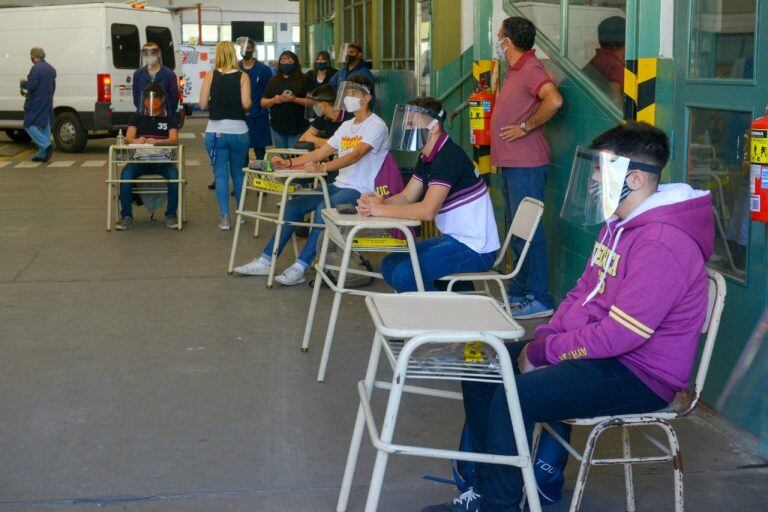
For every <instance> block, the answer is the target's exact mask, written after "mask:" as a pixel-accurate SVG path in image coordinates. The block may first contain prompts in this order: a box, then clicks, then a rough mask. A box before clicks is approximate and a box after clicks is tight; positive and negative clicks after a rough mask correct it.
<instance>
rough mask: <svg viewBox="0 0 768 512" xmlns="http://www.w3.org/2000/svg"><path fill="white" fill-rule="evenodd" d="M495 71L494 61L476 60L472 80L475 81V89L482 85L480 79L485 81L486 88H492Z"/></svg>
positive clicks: (473, 64) (473, 63)
mask: <svg viewBox="0 0 768 512" xmlns="http://www.w3.org/2000/svg"><path fill="white" fill-rule="evenodd" d="M492 71H493V61H492V60H489V59H485V60H476V61H473V62H472V78H474V79H475V89H477V86H478V85H479V84H480V79H481V78H482V79H483V83H485V85H486V87H490V86H491V78H492V77H491V75H492Z"/></svg>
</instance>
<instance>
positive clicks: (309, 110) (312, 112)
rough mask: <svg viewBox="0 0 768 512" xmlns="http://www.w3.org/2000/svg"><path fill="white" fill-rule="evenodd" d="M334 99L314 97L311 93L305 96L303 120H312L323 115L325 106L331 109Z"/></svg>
mask: <svg viewBox="0 0 768 512" xmlns="http://www.w3.org/2000/svg"><path fill="white" fill-rule="evenodd" d="M335 101H336V98H331V97H322V96H315V95H313V94H312V93H309V94H307V106H306V107H305V108H304V119H308V120H310V121H311V120H312V119H317V118H318V117H322V116H324V115H325V109H326V108H327V105H331V108H334V107H333V104H334V102H335Z"/></svg>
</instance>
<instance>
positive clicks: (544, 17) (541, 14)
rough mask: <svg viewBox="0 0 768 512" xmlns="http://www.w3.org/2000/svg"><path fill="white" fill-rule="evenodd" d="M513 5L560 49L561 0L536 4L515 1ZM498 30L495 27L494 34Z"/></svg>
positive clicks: (550, 0)
mask: <svg viewBox="0 0 768 512" xmlns="http://www.w3.org/2000/svg"><path fill="white" fill-rule="evenodd" d="M504 3H506V2H504ZM511 3H512V4H513V5H514V6H515V7H517V8H518V9H519V10H520V12H522V13H523V16H525V17H526V18H528V19H529V20H531V21H532V22H533V24H534V25H536V30H538V31H539V32H541V33H542V34H543V35H545V36H546V37H547V39H549V40H550V41H552V42H553V43H554V44H555V46H557V47H558V48H559V47H560V20H561V17H560V0H538V1H536V2H526V1H520V0H514V1H513V2H511ZM518 15H519V14H517V13H514V14H510V16H518ZM497 30H499V27H493V31H494V32H493V33H494V34H496V31H497Z"/></svg>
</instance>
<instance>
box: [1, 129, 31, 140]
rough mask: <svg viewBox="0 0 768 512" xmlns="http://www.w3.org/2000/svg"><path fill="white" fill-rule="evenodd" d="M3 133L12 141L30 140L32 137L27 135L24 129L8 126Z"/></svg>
mask: <svg viewBox="0 0 768 512" xmlns="http://www.w3.org/2000/svg"><path fill="white" fill-rule="evenodd" d="M5 134H6V135H8V138H9V139H11V140H12V141H13V142H31V141H32V137H30V136H29V134H28V133H27V131H26V130H23V129H21V128H15V129H14V128H9V129H7V130H5Z"/></svg>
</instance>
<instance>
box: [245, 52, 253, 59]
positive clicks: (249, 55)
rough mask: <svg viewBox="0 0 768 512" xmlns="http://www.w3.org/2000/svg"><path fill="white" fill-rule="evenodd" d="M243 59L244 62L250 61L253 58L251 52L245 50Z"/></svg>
mask: <svg viewBox="0 0 768 512" xmlns="http://www.w3.org/2000/svg"><path fill="white" fill-rule="evenodd" d="M243 58H244V59H245V60H251V59H252V58H253V50H246V51H245V52H244V53H243Z"/></svg>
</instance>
